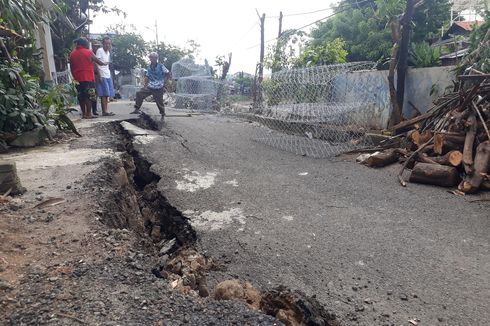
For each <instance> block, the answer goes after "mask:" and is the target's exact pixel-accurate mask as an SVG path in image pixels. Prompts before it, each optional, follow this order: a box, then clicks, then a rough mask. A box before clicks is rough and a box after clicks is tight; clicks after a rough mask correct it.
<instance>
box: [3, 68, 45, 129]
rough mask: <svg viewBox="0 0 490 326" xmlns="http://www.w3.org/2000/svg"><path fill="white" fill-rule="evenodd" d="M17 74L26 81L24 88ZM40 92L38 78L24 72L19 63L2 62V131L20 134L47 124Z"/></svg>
mask: <svg viewBox="0 0 490 326" xmlns="http://www.w3.org/2000/svg"><path fill="white" fill-rule="evenodd" d="M17 74H19V75H20V76H21V77H22V79H23V80H24V81H25V85H24V89H23V87H22V86H21V84H20V81H19V80H18V78H17ZM38 93H39V82H38V80H37V79H35V78H33V77H31V76H30V75H28V74H25V73H23V70H22V67H21V66H20V65H19V64H15V63H13V64H11V63H8V62H5V61H1V62H0V133H10V134H12V133H14V134H20V133H22V132H23V131H29V130H32V129H34V128H36V127H39V126H42V125H45V124H46V117H45V116H44V115H43V113H42V112H41V110H40V108H39V105H38V103H37V101H36V97H37V94H38Z"/></svg>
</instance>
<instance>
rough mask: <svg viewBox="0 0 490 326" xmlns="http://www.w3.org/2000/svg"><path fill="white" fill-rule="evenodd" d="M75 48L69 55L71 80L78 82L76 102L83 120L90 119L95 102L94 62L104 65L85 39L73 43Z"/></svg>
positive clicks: (81, 38)
mask: <svg viewBox="0 0 490 326" xmlns="http://www.w3.org/2000/svg"><path fill="white" fill-rule="evenodd" d="M75 45H76V48H75V50H73V51H72V52H71V54H70V70H71V74H72V75H73V78H74V79H75V80H76V81H78V85H77V92H78V102H79V103H80V109H81V110H82V118H83V119H92V118H93V116H92V102H93V101H97V94H96V92H95V75H94V62H95V63H97V64H99V65H101V66H104V65H106V63H104V62H102V61H100V60H99V59H97V57H96V56H95V55H94V53H93V52H92V51H90V49H89V43H88V40H87V39H86V38H83V37H80V38H79V39H77V40H76V41H75Z"/></svg>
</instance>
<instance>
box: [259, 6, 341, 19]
mask: <svg viewBox="0 0 490 326" xmlns="http://www.w3.org/2000/svg"><path fill="white" fill-rule="evenodd" d="M331 9H332V8H325V9H318V10H314V11H308V12H300V13H295V14H286V15H282V17H293V16H303V15H309V14H315V13H317V12H322V11H327V10H331ZM269 18H279V16H269V17H266V19H269Z"/></svg>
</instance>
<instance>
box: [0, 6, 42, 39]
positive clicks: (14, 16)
mask: <svg viewBox="0 0 490 326" xmlns="http://www.w3.org/2000/svg"><path fill="white" fill-rule="evenodd" d="M0 8H2V10H0V25H4V26H5V27H7V28H10V29H12V30H14V31H15V32H16V33H18V34H26V33H27V34H28V35H27V36H29V34H30V33H31V32H32V31H34V30H35V29H36V28H37V24H38V23H39V22H41V21H43V19H44V18H43V17H42V11H41V10H40V8H38V6H37V5H36V1H35V0H0Z"/></svg>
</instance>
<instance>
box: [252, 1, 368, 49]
mask: <svg viewBox="0 0 490 326" xmlns="http://www.w3.org/2000/svg"><path fill="white" fill-rule="evenodd" d="M370 1H372V0H361V1H356V3H355V4H356V5H360V4H362V3H364V2H370ZM351 8H352V5H351V4H347V5H346V6H345V7H344V8H342V9H340V10H337V11H336V12H334V13H332V14H330V15H328V16H326V17H323V18H320V19H318V20H315V21H314V22H312V23H309V24H307V25H304V26H301V27H299V28H293V30H296V31H300V30H302V29H304V28H306V27H309V26H311V25H314V24H316V23H319V22H321V21H322V20H325V19H328V18H331V17H333V16H335V15H337V14H340V13H341V12H344V11H347V10H349V9H351ZM337 9H339V8H337ZM278 38H279V37H274V38H272V39H270V40H267V41H265V43H270V42H272V41H275V40H277V39H278ZM258 46H260V44H256V45H254V46H251V47H248V48H246V49H245V50H250V49H253V48H256V47H258Z"/></svg>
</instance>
